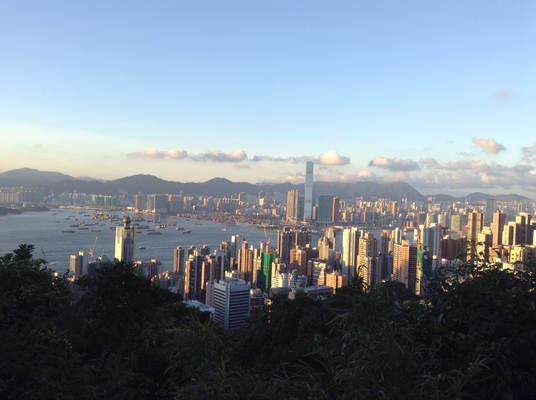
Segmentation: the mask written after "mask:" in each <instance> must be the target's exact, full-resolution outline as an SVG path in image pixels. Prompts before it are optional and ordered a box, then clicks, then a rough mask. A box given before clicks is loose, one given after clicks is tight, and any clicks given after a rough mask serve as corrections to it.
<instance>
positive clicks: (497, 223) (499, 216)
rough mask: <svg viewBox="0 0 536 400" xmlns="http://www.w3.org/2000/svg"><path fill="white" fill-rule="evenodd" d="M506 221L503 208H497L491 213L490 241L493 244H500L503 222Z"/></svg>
mask: <svg viewBox="0 0 536 400" xmlns="http://www.w3.org/2000/svg"><path fill="white" fill-rule="evenodd" d="M505 223H506V214H505V213H504V211H503V210H497V211H495V212H494V213H493V222H492V224H491V234H492V235H493V236H492V239H491V243H492V244H493V246H498V245H500V244H502V234H503V230H504V224H505Z"/></svg>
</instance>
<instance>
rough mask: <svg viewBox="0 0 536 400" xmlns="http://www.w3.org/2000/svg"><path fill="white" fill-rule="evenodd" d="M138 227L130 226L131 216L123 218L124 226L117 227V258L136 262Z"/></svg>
mask: <svg viewBox="0 0 536 400" xmlns="http://www.w3.org/2000/svg"><path fill="white" fill-rule="evenodd" d="M135 249H136V228H135V227H130V217H125V218H123V226H118V227H117V228H116V229H115V258H117V259H118V260H119V261H125V262H131V263H134V261H135V259H134V257H135Z"/></svg>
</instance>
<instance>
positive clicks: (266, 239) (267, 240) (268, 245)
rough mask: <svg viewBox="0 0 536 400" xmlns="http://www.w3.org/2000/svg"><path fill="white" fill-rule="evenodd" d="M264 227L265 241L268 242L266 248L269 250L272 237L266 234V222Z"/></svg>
mask: <svg viewBox="0 0 536 400" xmlns="http://www.w3.org/2000/svg"><path fill="white" fill-rule="evenodd" d="M262 227H263V229H264V242H265V243H266V250H267V251H269V250H270V238H269V237H268V235H267V234H266V224H264V223H263V224H262Z"/></svg>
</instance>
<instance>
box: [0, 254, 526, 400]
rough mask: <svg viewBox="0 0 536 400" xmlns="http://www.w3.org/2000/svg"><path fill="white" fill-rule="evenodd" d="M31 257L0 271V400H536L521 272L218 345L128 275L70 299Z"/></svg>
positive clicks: (258, 321) (366, 295)
mask: <svg viewBox="0 0 536 400" xmlns="http://www.w3.org/2000/svg"><path fill="white" fill-rule="evenodd" d="M32 250H33V246H31V245H29V246H27V245H22V246H21V247H20V248H19V249H17V250H15V251H14V252H13V253H10V254H7V255H5V256H3V257H1V258H0V337H1V338H2V340H1V341H0V398H8V399H30V398H31V399H50V398H58V399H100V398H102V399H104V398H112V399H113V398H118V399H138V398H139V399H146V398H150V399H168V398H184V399H206V398H218V399H220V398H221V399H280V398H295V399H377V398H383V399H443V398H449V399H450V398H452V399H465V398H467V399H469V398H475V399H480V398H482V399H484V398H485V399H534V398H536V395H535V393H536V364H535V363H534V360H535V359H536V341H535V339H536V290H535V288H536V286H535V285H536V275H535V274H536V273H535V269H534V267H533V266H530V265H526V266H524V267H525V268H524V270H523V271H518V272H514V271H509V270H504V269H503V268H502V266H500V265H495V264H489V263H485V262H484V263H465V264H462V265H460V266H459V267H457V268H452V269H440V270H439V271H438V272H437V273H436V274H434V275H433V276H429V277H428V279H427V282H428V283H429V287H428V291H427V292H428V295H427V296H426V297H423V298H421V297H418V296H416V295H415V294H414V293H412V292H411V291H410V290H408V289H407V288H405V286H404V285H403V284H402V283H400V282H395V281H387V282H383V283H381V284H379V285H376V286H374V287H370V288H369V287H366V286H365V285H364V284H363V281H362V280H360V279H359V278H356V279H355V280H354V282H353V285H351V286H348V287H345V288H341V289H339V290H338V291H337V294H336V295H335V296H333V297H331V298H329V299H323V298H311V297H308V296H306V295H304V294H301V295H298V296H297V298H296V299H295V300H289V299H288V298H286V297H275V298H273V299H271V303H270V304H269V305H268V306H267V307H265V309H264V310H263V311H262V312H260V313H259V314H258V315H257V317H256V318H253V319H250V320H249V321H248V324H247V325H246V326H245V327H243V328H241V329H239V330H236V331H232V332H224V331H223V329H222V328H221V327H220V326H218V325H216V324H215V323H214V322H212V321H210V320H207V317H206V315H204V314H202V313H199V312H196V311H194V310H191V309H187V308H186V307H185V306H184V304H183V303H182V301H181V300H182V299H181V298H180V296H178V295H174V294H172V293H170V292H168V291H165V290H162V289H160V288H159V287H158V286H157V285H154V284H153V283H151V281H149V280H148V279H146V278H145V277H144V276H143V275H140V274H139V273H137V272H136V270H135V269H134V268H133V267H132V265H129V264H125V263H119V264H116V265H114V266H112V267H103V268H101V269H100V270H98V271H97V277H96V279H94V280H88V279H80V280H79V283H78V290H76V291H75V293H77V294H76V295H74V294H73V292H72V291H71V289H70V287H69V283H68V282H67V281H66V278H65V277H64V276H55V275H54V274H52V273H51V272H50V271H49V270H48V269H47V268H46V264H45V263H44V261H43V260H34V259H32V257H31V252H32ZM356 275H357V276H358V274H356Z"/></svg>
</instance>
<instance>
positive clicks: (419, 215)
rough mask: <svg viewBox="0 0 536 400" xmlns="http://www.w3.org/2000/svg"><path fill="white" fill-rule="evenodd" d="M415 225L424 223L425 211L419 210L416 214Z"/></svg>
mask: <svg viewBox="0 0 536 400" xmlns="http://www.w3.org/2000/svg"><path fill="white" fill-rule="evenodd" d="M416 220H417V226H421V225H424V224H426V213H423V212H420V213H417V215H416Z"/></svg>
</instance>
